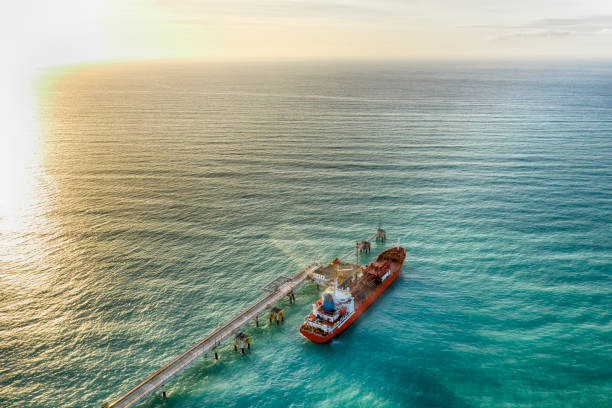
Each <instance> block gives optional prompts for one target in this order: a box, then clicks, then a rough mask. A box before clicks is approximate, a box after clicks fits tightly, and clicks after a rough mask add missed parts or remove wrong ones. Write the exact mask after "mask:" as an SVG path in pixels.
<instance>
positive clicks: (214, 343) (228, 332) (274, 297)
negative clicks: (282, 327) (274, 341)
mask: <svg viewBox="0 0 612 408" xmlns="http://www.w3.org/2000/svg"><path fill="white" fill-rule="evenodd" d="M381 231H382V234H383V235H384V230H381V229H380V228H379V230H378V231H377V232H376V234H374V235H372V236H371V237H370V238H368V239H367V240H366V241H367V242H370V241H372V240H373V239H374V238H378V237H381ZM363 242H364V241H362V243H363ZM360 248H361V246H360V244H359V243H358V244H357V245H356V247H355V249H353V250H352V251H350V252H348V253H346V254H345V255H343V256H342V258H340V260H343V259H345V258H347V257H349V256H351V255H352V254H355V253H356V251H357V250H359V249H360ZM320 267H321V263H320V262H319V261H317V262H314V263H312V264H310V265H308V266H307V267H305V268H304V269H302V270H301V271H300V272H298V273H297V274H295V275H294V276H293V277H290V278H284V277H281V278H283V279H282V282H279V283H278V284H275V285H274V287H273V288H272V289H269V292H268V294H266V295H264V296H262V297H261V298H260V299H258V300H257V301H256V302H255V303H254V304H253V305H252V306H250V307H248V308H247V309H245V310H243V311H242V312H240V313H239V314H238V315H237V316H236V317H234V318H233V319H232V320H230V321H229V322H227V323H226V324H225V325H223V326H221V327H219V328H217V329H216V330H215V331H213V332H212V333H211V334H209V335H208V336H206V337H205V338H203V339H202V340H200V341H199V342H198V343H196V344H195V345H194V346H192V347H191V348H190V349H188V350H187V351H185V352H184V353H182V354H181V355H180V356H178V357H176V358H175V359H174V360H172V361H171V362H169V363H168V364H166V365H165V366H163V367H162V368H160V369H159V370H157V371H156V372H155V373H153V374H151V375H150V376H149V377H147V378H145V379H144V380H143V381H142V382H140V384H138V385H136V386H135V387H133V388H132V389H130V390H129V391H127V392H126V393H124V394H123V395H122V396H120V397H119V398H117V399H116V400H114V401H113V402H110V403H107V404H104V405H103V406H102V407H103V408H128V407H133V406H134V405H136V404H138V403H139V402H140V401H142V400H143V399H144V398H145V397H146V396H148V395H150V394H151V393H153V392H154V391H155V390H157V389H159V388H160V387H161V386H163V385H164V384H166V383H167V382H168V381H170V380H171V379H172V378H174V377H175V376H176V375H177V374H179V373H180V372H182V371H183V370H185V369H186V368H187V367H189V366H190V365H191V364H193V362H195V361H196V360H198V359H199V358H200V357H202V356H203V355H205V354H206V353H208V352H210V351H215V352H216V348H217V347H218V346H219V345H220V344H221V343H222V342H223V341H224V340H226V339H228V338H229V337H231V336H232V335H233V334H235V333H237V332H238V330H240V329H241V328H242V327H243V326H244V325H245V324H247V323H248V322H250V321H251V320H254V319H257V318H258V316H259V315H260V314H262V313H263V312H265V311H266V309H268V308H270V307H272V306H273V305H274V304H276V303H277V302H279V301H280V300H282V299H283V298H284V297H285V296H288V295H289V294H290V293H292V292H293V290H294V289H295V288H297V287H298V286H299V285H300V284H301V283H302V282H304V281H305V280H306V279H308V278H309V277H312V274H313V273H314V272H315V271H316V270H317V269H319V268H320ZM277 281H278V279H277V280H275V281H272V284H274V282H277Z"/></svg>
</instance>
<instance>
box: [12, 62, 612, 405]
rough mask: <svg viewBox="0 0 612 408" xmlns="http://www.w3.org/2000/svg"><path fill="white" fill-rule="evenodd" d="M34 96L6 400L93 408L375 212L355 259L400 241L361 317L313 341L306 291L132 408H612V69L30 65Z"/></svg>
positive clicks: (312, 294) (19, 214) (346, 242)
mask: <svg viewBox="0 0 612 408" xmlns="http://www.w3.org/2000/svg"><path fill="white" fill-rule="evenodd" d="M35 112H36V117H37V118H38V119H37V120H38V123H39V124H40V126H39V129H38V130H37V131H36V132H35V133H28V134H24V135H16V137H17V138H21V139H19V140H27V141H29V142H28V143H24V144H23V145H22V146H26V150H27V149H29V150H28V151H30V152H31V153H32V154H31V155H27V156H24V155H17V156H16V158H15V160H14V165H15V166H17V167H18V168H19V169H21V171H19V172H17V171H16V172H15V173H14V174H10V175H9V176H7V175H4V176H5V177H11V180H13V181H15V180H16V182H15V183H14V184H13V185H16V186H18V187H19V188H17V189H16V190H15V191H9V192H3V195H2V200H3V202H4V203H3V205H2V207H0V208H3V214H0V215H1V216H2V217H0V278H1V282H2V284H1V285H0V361H1V363H0V406H2V407H99V406H101V405H102V404H103V403H104V402H108V401H110V400H112V399H113V398H114V397H117V396H118V395H120V394H121V393H122V392H124V391H126V390H127V389H129V388H130V387H131V386H133V385H135V384H136V383H138V382H139V381H140V380H141V379H143V378H144V377H146V376H147V375H149V374H151V373H152V372H154V371H156V370H157V369H158V368H160V367H161V366H162V365H163V364H165V363H166V362H167V361H169V360H170V359H172V358H173V357H175V356H176V355H178V354H179V353H180V352H181V351H183V350H184V349H185V348H187V347H188V346H190V345H192V344H193V343H195V342H196V341H198V340H199V339H200V338H202V337H204V336H205V335H206V334H207V333H209V332H210V331H212V330H213V329H214V328H215V327H216V326H218V325H220V324H222V323H224V322H225V321H226V320H228V319H229V318H231V317H232V315H233V314H235V313H236V312H237V311H239V310H240V309H241V308H244V307H245V306H247V305H249V304H250V303H251V302H252V301H254V300H255V299H256V298H258V297H259V296H260V295H261V293H262V292H261V289H260V288H261V286H262V285H263V284H265V283H267V282H268V281H270V280H271V279H273V278H274V277H276V276H277V275H280V274H284V275H287V274H292V273H296V272H297V271H298V270H299V269H300V268H302V267H303V266H305V265H307V264H309V263H311V262H312V261H314V260H315V259H317V257H319V258H320V259H321V260H322V261H328V260H331V259H333V257H335V256H336V255H339V254H342V253H345V252H346V251H348V250H350V249H351V248H352V247H353V245H354V242H355V241H357V240H361V239H364V238H366V237H368V236H370V235H371V234H372V233H373V232H374V231H375V229H376V227H377V226H378V223H379V222H380V223H381V224H382V226H383V227H384V228H385V229H386V230H387V234H388V237H389V239H388V241H387V243H386V245H381V244H377V245H374V246H373V251H372V254H371V255H370V256H365V257H363V258H362V259H361V261H362V262H363V263H365V262H369V261H370V260H372V259H374V258H375V256H376V255H377V254H378V253H379V252H380V251H382V250H383V249H384V248H385V247H388V246H390V245H394V244H395V243H396V242H397V240H400V242H401V244H402V245H403V246H404V247H405V248H406V249H407V252H408V256H407V259H406V262H405V264H404V267H403V270H402V273H401V276H400V278H399V279H398V280H397V281H396V282H395V283H394V285H393V286H392V287H390V288H389V290H387V291H386V292H385V293H384V295H383V296H382V297H381V298H379V299H378V300H377V301H376V302H375V303H374V304H373V306H372V307H371V308H370V309H368V311H367V312H366V313H364V314H363V315H362V316H361V317H360V319H359V320H358V321H357V322H356V323H355V324H354V325H353V326H352V327H351V328H350V329H349V330H347V331H346V332H344V333H343V334H342V335H341V336H339V337H338V338H337V339H336V340H333V341H332V342H331V343H330V344H327V345H318V344H313V343H310V342H309V341H307V340H305V339H304V338H302V337H301V336H300V335H299V332H298V327H299V325H300V322H301V321H302V319H303V317H304V316H306V314H307V313H308V311H309V309H310V305H311V304H312V302H313V301H315V300H316V298H317V296H318V293H319V292H318V291H317V288H316V287H315V286H314V285H313V284H312V283H306V284H304V285H302V287H301V288H300V289H299V290H298V292H297V303H296V304H295V305H289V304H288V302H286V301H284V302H282V303H281V306H282V307H283V308H284V309H285V311H286V315H287V317H286V320H285V322H284V324H283V325H282V326H280V327H279V328H276V327H269V326H268V325H267V324H266V325H264V327H260V328H256V327H254V324H250V325H249V326H248V327H247V332H248V333H249V335H250V336H251V338H252V342H253V348H252V350H251V352H250V353H247V354H246V355H244V356H242V355H240V354H238V353H235V352H234V350H233V347H232V346H231V345H229V344H228V345H226V346H225V347H223V348H222V349H221V351H220V360H219V361H215V360H214V358H211V357H210V356H208V357H206V358H204V359H202V360H200V361H199V362H197V363H196V364H194V365H192V366H191V367H190V368H189V369H187V370H186V371H185V372H184V373H183V374H181V375H180V376H178V377H177V378H175V379H174V380H173V381H172V382H170V383H169V384H168V385H167V386H166V391H167V393H168V399H166V400H162V399H161V397H160V396H159V395H154V396H152V397H151V398H149V399H147V400H146V401H145V402H144V403H143V404H142V406H143V407H168V408H169V407H203V406H206V407H245V406H255V407H286V406H291V407H373V406H376V407H461V408H463V407H492V406H496V407H501V406H504V407H532V406H533V407H612V397H611V396H612V312H611V310H612V228H611V222H612V64H609V63H601V62H599V63H588V62H583V63H568V62H559V61H557V62H547V63H544V62H540V63H527V62H514V63H490V62H371V63H365V62H316V63H315V62H308V63H305V62H291V63H289V62H286V63H280V62H277V63H272V62H269V63H226V64H221V63H204V62H156V63H132V64H114V65H113V64H110V65H98V66H82V67H70V68H64V69H55V70H49V71H45V72H41V75H40V77H39V80H38V82H37V100H36V111H35ZM21 151H22V150H21ZM21 151H20V152H21ZM24 163H25V164H24Z"/></svg>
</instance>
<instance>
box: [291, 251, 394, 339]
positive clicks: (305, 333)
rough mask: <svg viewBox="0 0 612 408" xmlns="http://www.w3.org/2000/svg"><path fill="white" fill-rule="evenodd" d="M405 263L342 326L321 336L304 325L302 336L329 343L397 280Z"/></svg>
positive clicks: (301, 330)
mask: <svg viewBox="0 0 612 408" xmlns="http://www.w3.org/2000/svg"><path fill="white" fill-rule="evenodd" d="M403 264H404V260H402V262H401V263H400V264H399V267H398V268H397V270H396V271H395V273H393V275H391V276H389V277H388V278H387V279H386V280H385V281H384V282H383V283H382V284H381V285H380V287H378V289H377V290H376V292H374V293H373V294H372V296H370V297H369V298H368V299H367V300H366V301H365V302H363V303H362V304H361V306H360V307H359V309H357V310H356V311H355V313H353V315H352V316H351V317H350V318H349V319H348V320H347V321H346V322H344V323H343V324H342V325H341V326H340V327H338V328H337V329H336V330H334V331H333V332H331V333H330V334H328V335H327V336H320V335H318V334H316V333H313V332H310V331H308V330H304V329H303V328H302V327H300V333H301V334H302V336H304V337H306V338H307V339H308V340H311V341H314V342H315V343H327V342H328V341H330V340H331V339H333V338H334V337H335V336H337V335H338V334H340V333H342V332H343V331H344V330H346V329H347V328H348V327H349V326H350V325H351V324H352V323H353V322H354V321H355V320H356V319H357V318H358V317H359V315H361V313H363V311H365V310H366V309H367V308H368V307H369V306H370V304H372V302H374V301H375V300H376V298H378V296H380V294H381V293H383V292H384V291H385V290H386V289H387V288H388V287H389V285H391V283H393V281H395V279H397V277H398V276H399V273H400V271H401V270H402V265H403Z"/></svg>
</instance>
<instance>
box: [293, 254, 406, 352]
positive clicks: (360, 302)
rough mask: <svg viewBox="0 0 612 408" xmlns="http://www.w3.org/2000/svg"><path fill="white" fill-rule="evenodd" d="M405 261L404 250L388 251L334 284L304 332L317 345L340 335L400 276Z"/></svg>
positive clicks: (322, 298) (304, 325)
mask: <svg viewBox="0 0 612 408" xmlns="http://www.w3.org/2000/svg"><path fill="white" fill-rule="evenodd" d="M405 258H406V250H405V249H404V248H402V247H399V246H398V247H395V248H390V249H387V250H386V251H384V252H382V253H381V254H380V255H378V258H377V259H376V262H373V263H371V264H369V265H367V266H365V267H362V268H361V271H360V272H359V273H357V274H356V275H354V276H352V277H350V278H348V279H346V280H345V281H343V282H342V283H341V284H338V283H337V282H334V284H333V286H331V287H328V288H327V289H326V290H325V291H324V292H323V296H322V297H321V299H319V300H318V301H317V302H316V303H315V304H314V305H313V307H312V312H311V313H310V314H309V315H308V317H306V319H304V323H303V324H302V326H301V327H300V333H302V335H303V336H304V337H306V338H307V339H309V340H312V341H314V342H316V343H325V342H328V341H329V340H331V339H332V338H333V337H334V336H336V335H338V334H340V333H341V332H342V331H344V330H345V329H346V328H347V327H349V326H350V325H351V323H353V322H354V321H355V319H357V317H359V315H360V314H361V313H362V312H363V311H364V310H366V309H367V308H368V306H370V304H371V303H372V302H373V301H374V300H375V299H376V298H377V297H378V296H379V295H380V294H381V293H382V292H383V291H384V290H385V289H387V287H388V286H389V285H390V284H391V283H392V282H393V281H394V280H395V279H396V278H397V277H398V275H399V273H400V270H401V269H402V265H403V263H404V259H405Z"/></svg>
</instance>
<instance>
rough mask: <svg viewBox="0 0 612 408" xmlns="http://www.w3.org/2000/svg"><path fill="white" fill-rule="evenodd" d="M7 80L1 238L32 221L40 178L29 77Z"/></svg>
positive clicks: (0, 141) (0, 168)
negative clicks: (8, 90) (9, 97)
mask: <svg viewBox="0 0 612 408" xmlns="http://www.w3.org/2000/svg"><path fill="white" fill-rule="evenodd" d="M11 79H12V82H11V88H12V92H9V95H11V97H12V99H11V100H6V101H3V105H4V106H2V116H4V118H3V120H2V125H1V126H2V130H1V137H0V192H1V200H0V234H1V235H5V234H9V233H18V232H23V231H24V229H26V226H27V224H29V223H30V222H31V221H32V220H33V218H32V215H33V213H34V212H36V211H35V209H36V207H38V206H39V205H40V199H41V196H40V193H41V191H40V185H41V179H42V177H43V176H44V173H43V171H42V168H41V164H42V158H43V146H42V134H41V131H40V127H39V126H38V119H37V110H36V100H35V88H34V82H33V80H32V75H30V74H25V73H24V74H22V75H21V76H20V77H18V78H14V77H13V78H11ZM4 239H6V237H4V238H3V240H4Z"/></svg>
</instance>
